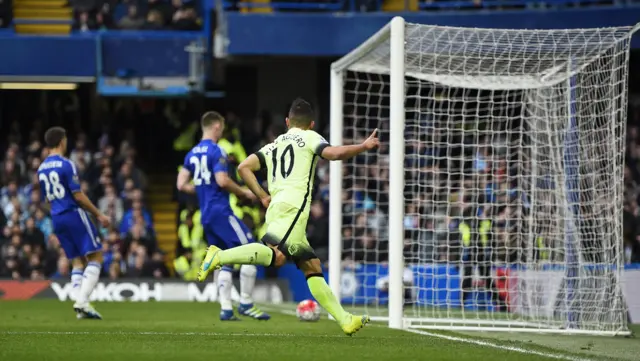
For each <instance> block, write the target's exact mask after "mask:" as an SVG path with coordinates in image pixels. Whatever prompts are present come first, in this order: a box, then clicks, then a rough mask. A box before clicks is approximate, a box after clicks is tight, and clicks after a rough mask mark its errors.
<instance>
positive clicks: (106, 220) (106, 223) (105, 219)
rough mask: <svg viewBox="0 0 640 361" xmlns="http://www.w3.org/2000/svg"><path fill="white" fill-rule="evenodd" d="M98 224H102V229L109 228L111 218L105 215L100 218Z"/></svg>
mask: <svg viewBox="0 0 640 361" xmlns="http://www.w3.org/2000/svg"><path fill="white" fill-rule="evenodd" d="M98 222H100V225H102V227H104V228H108V227H109V225H110V224H111V219H109V217H107V216H105V215H104V214H101V215H100V217H98Z"/></svg>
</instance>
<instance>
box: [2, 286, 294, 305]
mask: <svg viewBox="0 0 640 361" xmlns="http://www.w3.org/2000/svg"><path fill="white" fill-rule="evenodd" d="M237 290H238V288H237V287H234V289H233V290H232V293H231V296H232V298H233V299H234V300H235V301H238V300H239V298H240V295H239V293H238V291H237ZM70 295H71V283H68V282H55V281H24V282H21V281H3V280H0V300H28V299H32V298H54V299H58V300H60V301H69V300H71V296H70ZM217 299H218V290H217V288H216V285H215V284H214V283H211V282H209V283H205V284H201V283H194V282H159V281H157V280H148V281H147V280H131V281H122V282H119V281H118V282H100V283H98V285H97V286H96V288H95V290H94V291H93V293H92V294H91V300H92V301H98V302H123V301H130V302H147V301H160V302H164V301H193V302H214V301H216V300H217ZM254 299H255V300H256V301H257V302H261V303H274V304H279V303H282V302H287V301H290V300H291V296H290V292H289V288H288V286H287V285H286V284H285V283H282V282H273V281H257V282H256V286H255V288H254Z"/></svg>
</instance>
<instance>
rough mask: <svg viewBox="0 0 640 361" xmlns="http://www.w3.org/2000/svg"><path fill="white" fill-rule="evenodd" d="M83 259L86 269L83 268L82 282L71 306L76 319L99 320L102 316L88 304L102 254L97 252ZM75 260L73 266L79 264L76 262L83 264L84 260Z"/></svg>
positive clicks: (96, 279) (98, 274) (98, 276)
mask: <svg viewBox="0 0 640 361" xmlns="http://www.w3.org/2000/svg"><path fill="white" fill-rule="evenodd" d="M85 257H86V261H87V262H86V267H84V272H83V274H82V281H81V283H80V287H79V290H78V292H77V294H76V299H75V304H74V305H73V308H74V309H75V311H76V313H77V314H78V315H79V316H78V318H89V319H97V320H101V319H102V316H101V315H100V314H99V313H98V312H97V311H96V310H95V309H94V308H93V306H92V305H91V304H90V303H89V297H90V296H91V292H93V289H94V288H95V287H96V284H97V283H98V280H99V279H100V270H101V269H102V261H103V258H102V252H101V251H97V252H94V253H89V254H87V255H86V256H85ZM76 260H77V258H76ZM76 260H74V265H75V264H79V263H78V262H83V264H84V260H82V259H81V261H76Z"/></svg>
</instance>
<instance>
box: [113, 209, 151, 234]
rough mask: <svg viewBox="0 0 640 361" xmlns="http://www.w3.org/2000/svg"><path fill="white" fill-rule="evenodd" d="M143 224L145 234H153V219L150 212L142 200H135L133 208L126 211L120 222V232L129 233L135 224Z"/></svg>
mask: <svg viewBox="0 0 640 361" xmlns="http://www.w3.org/2000/svg"><path fill="white" fill-rule="evenodd" d="M135 224H137V225H140V226H142V229H143V230H144V231H145V234H147V233H148V234H150V235H153V221H152V219H151V215H150V214H149V212H148V211H147V210H146V209H145V208H144V207H143V206H142V202H140V201H135V202H133V204H132V206H131V209H129V210H128V211H126V212H125V213H124V215H123V216H122V223H121V224H120V234H127V233H128V232H129V230H130V229H131V228H132V227H133V226H134V225H135Z"/></svg>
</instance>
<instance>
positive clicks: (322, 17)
mask: <svg viewBox="0 0 640 361" xmlns="http://www.w3.org/2000/svg"><path fill="white" fill-rule="evenodd" d="M395 15H401V16H403V17H404V18H405V19H406V21H407V22H412V23H421V24H433V25H443V26H464V27H480V28H503V29H505V28H511V29H564V28H569V29H571V28H591V27H610V26H631V25H635V24H636V23H637V22H638V20H639V19H640V7H637V6H629V7H602V8H601V7H594V8H578V9H559V10H555V11H547V10H504V11H480V12H478V11H470V12H459V11H440V12H408V13H399V14H398V13H394V14H392V13H380V12H376V13H339V14H332V13H274V14H243V13H237V12H229V13H227V27H228V36H229V40H230V43H229V49H228V51H229V54H232V55H296V56H341V55H344V54H346V53H348V52H349V51H351V50H352V49H354V48H355V47H357V46H358V45H359V44H361V43H362V42H363V41H364V40H366V39H367V38H368V37H369V36H371V35H372V34H374V33H375V32H376V31H378V30H379V29H380V28H381V27H383V26H384V25H385V24H387V23H388V22H389V21H390V20H391V18H392V17H393V16H395ZM632 45H633V46H636V47H638V46H640V43H639V42H638V41H634V42H632Z"/></svg>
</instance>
